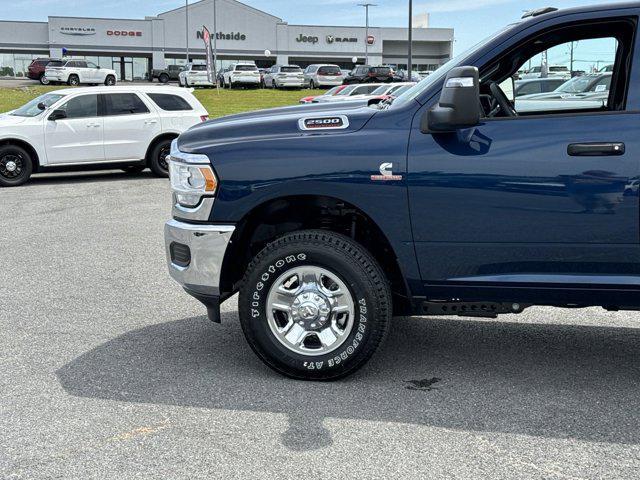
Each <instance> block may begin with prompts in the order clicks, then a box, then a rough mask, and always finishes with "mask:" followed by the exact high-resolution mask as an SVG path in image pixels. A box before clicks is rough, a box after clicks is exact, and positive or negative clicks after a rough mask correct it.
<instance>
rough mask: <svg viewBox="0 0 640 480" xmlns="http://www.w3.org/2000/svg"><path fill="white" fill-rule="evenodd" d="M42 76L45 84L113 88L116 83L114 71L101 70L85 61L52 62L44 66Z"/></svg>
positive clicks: (108, 69)
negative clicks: (44, 78) (99, 85)
mask: <svg viewBox="0 0 640 480" xmlns="http://www.w3.org/2000/svg"><path fill="white" fill-rule="evenodd" d="M44 75H45V77H46V80H45V81H47V82H55V83H66V84H67V85H70V86H77V85H80V84H83V83H85V84H86V83H88V84H92V85H98V84H103V85H107V86H113V85H115V84H116V82H117V76H116V72H115V70H111V69H110V68H102V67H99V66H98V65H96V64H95V63H93V62H87V61H86V60H67V61H60V62H58V61H52V62H49V64H48V65H47V66H46V68H45V71H44Z"/></svg>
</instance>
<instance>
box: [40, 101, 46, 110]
mask: <svg viewBox="0 0 640 480" xmlns="http://www.w3.org/2000/svg"><path fill="white" fill-rule="evenodd" d="M46 109H47V106H46V105H45V103H44V102H40V103H39V104H38V110H42V111H43V112H44V111H45V110H46Z"/></svg>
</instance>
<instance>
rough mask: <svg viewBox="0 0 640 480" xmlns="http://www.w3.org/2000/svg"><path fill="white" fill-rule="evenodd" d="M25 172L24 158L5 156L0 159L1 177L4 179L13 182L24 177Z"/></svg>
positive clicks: (11, 155)
mask: <svg viewBox="0 0 640 480" xmlns="http://www.w3.org/2000/svg"><path fill="white" fill-rule="evenodd" d="M23 171H24V162H23V161H22V157H19V156H18V155H13V154H9V155H5V156H4V157H2V158H0V175H2V176H3V177H4V178H7V179H10V180H13V179H16V178H18V177H19V176H20V175H22V172H23Z"/></svg>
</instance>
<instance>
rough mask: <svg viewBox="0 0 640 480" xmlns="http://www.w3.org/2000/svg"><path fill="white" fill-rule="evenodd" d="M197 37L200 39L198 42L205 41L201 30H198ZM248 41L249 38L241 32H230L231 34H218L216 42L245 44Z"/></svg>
mask: <svg viewBox="0 0 640 480" xmlns="http://www.w3.org/2000/svg"><path fill="white" fill-rule="evenodd" d="M196 37H197V38H198V40H204V37H203V35H202V31H201V30H198V31H197V32H196ZM246 39H247V36H246V35H245V34H244V33H241V32H230V33H224V32H217V33H216V40H234V41H236V42H244V41H245V40H246Z"/></svg>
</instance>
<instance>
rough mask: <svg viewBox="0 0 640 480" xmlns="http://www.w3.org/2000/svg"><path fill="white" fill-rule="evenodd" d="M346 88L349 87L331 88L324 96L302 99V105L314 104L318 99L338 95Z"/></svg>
mask: <svg viewBox="0 0 640 480" xmlns="http://www.w3.org/2000/svg"><path fill="white" fill-rule="evenodd" d="M345 88H347V85H338V86H337V87H333V88H330V89H329V90H327V91H326V92H324V93H323V94H322V95H311V96H309V97H304V98H301V99H300V103H302V104H307V103H313V101H314V100H315V99H316V98H318V97H330V96H332V95H337V94H338V93H340V92H341V91H342V90H344V89H345Z"/></svg>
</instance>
